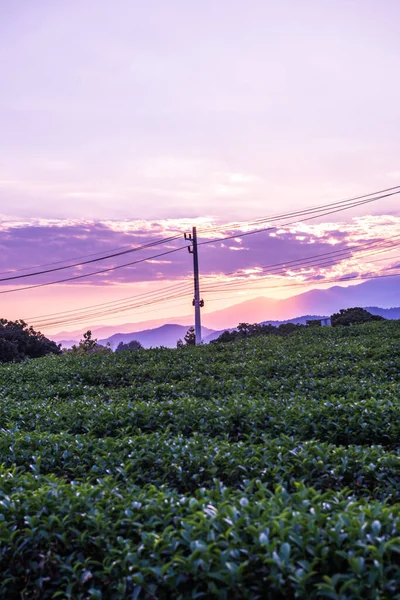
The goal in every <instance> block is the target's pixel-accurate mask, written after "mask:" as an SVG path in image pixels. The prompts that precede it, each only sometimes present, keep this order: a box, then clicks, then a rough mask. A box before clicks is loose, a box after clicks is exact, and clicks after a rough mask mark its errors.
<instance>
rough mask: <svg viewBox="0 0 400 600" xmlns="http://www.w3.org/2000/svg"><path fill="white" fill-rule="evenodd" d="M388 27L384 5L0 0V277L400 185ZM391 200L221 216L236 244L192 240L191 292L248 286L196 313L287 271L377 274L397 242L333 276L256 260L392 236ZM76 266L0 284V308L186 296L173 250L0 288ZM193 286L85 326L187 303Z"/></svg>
mask: <svg viewBox="0 0 400 600" xmlns="http://www.w3.org/2000/svg"><path fill="white" fill-rule="evenodd" d="M399 22H400V3H399V2H397V0H335V2H330V1H328V0H302V2H298V1H297V0H281V1H280V2H275V1H269V0H246V2H244V1H243V0H241V1H239V0H229V1H228V0H219V2H215V1H211V0H204V1H203V2H201V3H200V2H194V1H191V0H186V1H178V0H170V1H169V2H162V1H161V0H157V1H156V0H149V1H147V2H139V1H135V0H113V2H111V1H109V0H107V1H106V0H85V2H82V1H80V0H79V1H78V0H69V1H68V2H67V1H66V0H59V1H58V2H53V1H50V0H36V1H35V2H29V3H27V2H25V3H22V2H14V1H13V0H0V82H1V83H0V86H1V87H0V132H1V143H0V251H1V252H0V270H1V271H2V274H1V275H0V278H3V279H4V278H5V277H7V276H12V274H13V273H14V274H15V273H17V274H19V275H20V274H22V273H26V274H27V273H29V272H31V271H32V270H33V271H34V270H35V269H34V267H35V266H36V265H43V264H47V263H50V262H57V263H58V265H57V266H60V265H61V262H60V261H65V260H66V259H69V260H70V262H73V260H72V259H75V257H80V256H86V255H89V254H91V255H94V254H95V253H97V255H99V253H103V254H104V253H107V252H109V251H110V250H112V249H113V248H119V247H124V248H128V247H130V248H131V247H132V245H137V244H143V243H145V242H146V241H149V240H155V239H159V238H162V237H165V236H169V235H172V233H171V232H176V231H179V232H182V231H184V230H190V228H191V227H192V225H197V226H198V227H199V229H200V232H201V235H202V236H203V239H204V240H205V239H210V237H207V235H209V236H210V235H211V238H212V234H207V231H206V230H207V228H210V227H215V226H217V225H218V226H220V225H222V224H228V223H233V222H236V221H239V222H248V221H251V220H253V219H257V218H261V217H268V216H270V215H276V214H277V213H283V212H289V211H295V210H301V209H304V208H305V207H310V206H316V205H322V204H326V203H329V202H335V201H339V200H342V199H346V198H351V197H353V196H358V195H361V194H365V193H370V192H372V191H375V190H380V189H384V188H389V187H392V186H395V185H400V161H399V156H400V140H399V137H398V131H399V126H400V82H399V78H398V77H397V71H398V56H399V52H400V35H399ZM399 198H400V196H397V195H395V196H391V197H388V198H383V199H381V200H379V201H377V202H375V203H371V204H369V205H363V206H361V207H359V208H357V209H353V210H351V211H345V212H340V213H335V214H332V215H326V216H322V217H321V218H320V219H318V220H317V221H316V222H313V221H309V222H307V223H302V224H301V223H299V224H297V225H296V224H292V225H290V226H288V227H286V228H285V227H283V225H284V224H285V220H283V221H282V222H281V225H282V227H281V228H280V229H277V230H274V231H273V232H264V233H259V234H257V235H254V236H249V237H243V238H241V237H240V235H241V234H243V233H244V232H245V231H247V229H246V227H245V226H241V227H239V226H237V227H236V228H235V227H232V226H228V225H226V228H225V229H224V231H226V232H228V233H229V232H233V233H236V234H237V237H236V239H233V241H231V242H229V243H223V242H221V243H216V244H209V245H205V246H204V247H202V248H201V252H200V267H201V274H202V278H203V279H202V285H203V289H204V290H207V289H209V290H212V289H213V288H212V287H210V286H212V285H214V289H217V288H218V286H219V288H220V289H221V290H222V288H223V283H224V282H225V283H227V282H229V283H230V284H232V283H234V281H237V282H239V280H240V278H242V279H243V277H246V278H247V279H248V280H249V281H250V279H257V278H258V279H259V288H260V289H258V288H257V284H256V285H250V284H249V286H248V288H247V287H246V286H243V288H244V289H239V288H240V286H239V285H238V286H237V288H238V289H234V286H233V287H232V290H233V291H232V293H230V295H228V296H229V297H228V298H226V297H224V295H223V294H222V292H221V293H220V294H219V295H218V294H217V293H215V294H214V295H213V294H212V293H211V292H210V291H209V293H208V297H207V294H205V297H206V299H207V298H208V301H209V302H208V304H207V309H206V310H211V308H212V309H213V310H215V309H217V308H222V307H223V306H224V305H226V303H227V302H229V303H233V302H235V301H239V300H240V299H243V298H250V297H254V296H255V295H260V293H261V294H265V295H268V296H278V297H285V296H288V295H289V294H292V293H293V290H292V289H291V288H287V289H285V284H286V283H287V282H288V281H289V282H290V281H291V280H296V281H297V282H302V283H304V284H305V287H304V289H308V288H307V285H306V284H308V283H309V284H310V286H311V287H312V285H313V284H314V283H316V282H319V284H320V282H321V278H323V277H325V278H326V279H327V280H328V279H329V278H331V277H333V276H335V277H337V276H340V275H345V274H346V273H347V274H353V275H354V274H362V273H367V272H368V273H372V272H374V273H375V272H383V271H384V270H385V269H388V268H391V267H392V266H393V265H395V264H396V254H395V252H393V253H388V254H387V255H386V254H384V255H382V257H380V256H374V257H373V258H374V260H378V259H379V260H380V259H381V258H386V257H389V258H392V259H393V260H392V261H389V260H388V261H384V260H382V261H381V262H375V263H373V264H371V263H367V262H366V259H365V258H362V260H361V258H360V259H356V258H355V256H352V258H351V260H348V257H347V255H346V260H347V262H346V261H344V262H343V260H339V256H341V255H340V254H339V253H338V259H337V260H336V261H333V262H331V264H330V265H329V269H327V268H325V270H322V271H321V269H314V270H312V271H311V272H310V271H309V270H306V271H304V269H303V271H304V272H302V274H301V275H299V274H298V273H297V274H293V273H289V272H287V271H286V272H285V274H284V275H283V276H281V277H277V276H276V272H274V271H269V270H268V269H267V270H260V269H261V267H262V266H265V265H272V264H275V263H277V262H282V261H286V260H296V259H299V260H300V259H303V258H305V259H306V258H307V257H309V256H312V255H313V254H317V253H324V252H325V253H326V252H328V251H330V250H332V248H333V246H335V247H336V248H337V249H345V248H349V247H354V246H355V245H357V243H365V241H366V240H367V241H369V242H371V241H373V240H376V241H377V242H378V241H379V240H381V239H384V238H385V237H391V236H395V235H396V234H400V200H399ZM221 231H223V230H222V229H221ZM382 236H383V238H382ZM214 237H218V236H214ZM180 245H185V244H184V241H182V240H176V241H173V242H171V243H170V244H169V245H168V244H167V245H166V246H162V247H160V253H161V252H162V251H168V250H170V249H173V248H175V247H178V246H180ZM354 254H356V253H354ZM150 255H151V253H150V251H142V254H140V257H147V258H148V257H149V256H150ZM360 256H363V254H362V253H361V254H360ZM128 257H129V260H130V261H131V262H132V261H133V260H136V259H138V258H139V252H138V253H137V254H132V255H128ZM122 259H124V260H125V258H124V257H118V258H115V259H113V260H111V261H110V260H109V261H108V262H103V263H95V265H96V269H101V268H103V269H104V268H105V267H106V266H110V265H112V266H114V267H115V266H118V265H119V264H122V262H123V261H122ZM370 260H372V257H371V258H370ZM75 262H76V261H75ZM125 262H128V259H126V260H125ZM64 264H65V263H64ZM45 268H49V267H45ZM21 269H25V271H20V270H21ZM88 272H89V270H88V267H81V266H79V267H75V268H74V269H70V270H63V271H61V272H55V273H49V274H47V275H44V276H40V277H32V278H26V279H24V280H16V281H12V280H11V281H3V282H0V294H1V297H0V302H1V305H2V311H1V312H2V316H5V317H7V318H25V319H26V318H28V317H29V319H31V318H32V319H33V320H32V322H33V324H35V323H39V324H40V323H47V322H48V320H46V319H44V320H40V319H37V318H36V317H38V316H40V315H44V316H46V315H48V314H50V313H53V312H62V311H67V310H69V311H71V314H72V311H74V310H77V309H80V308H82V307H85V306H90V305H94V304H97V303H98V304H100V303H102V302H110V301H116V300H118V299H120V298H124V297H131V296H132V297H134V296H135V297H136V296H138V295H140V294H147V293H150V292H154V290H158V289H161V288H163V286H165V287H166V288H170V286H172V285H175V284H177V285H181V284H182V288H179V289H181V291H182V290H186V287H185V285H189V286H190V276H191V262H190V257H189V256H188V255H187V254H185V252H180V251H178V252H176V253H172V254H171V255H168V257H166V258H163V257H160V258H159V259H154V260H153V262H149V261H146V262H143V263H140V264H138V265H130V266H129V267H126V268H123V269H122V268H121V269H116V270H114V271H112V272H109V273H105V274H99V275H95V276H92V277H82V278H81V279H80V280H74V281H73V282H64V283H60V284H58V285H51V286H43V287H40V288H33V289H32V288H31V289H26V290H20V291H17V292H11V291H10V290H11V289H13V288H15V287H17V286H27V285H34V284H42V283H46V282H48V281H52V280H54V279H55V278H57V279H62V278H66V277H68V276H77V274H81V275H85V274H86V273H88ZM226 273H232V274H233V275H230V276H227V275H226ZM265 277H267V280H266V279H265ZM238 278H239V279H238ZM217 284H218V285H217ZM262 286H264V287H262ZM176 289H177V290H178V288H176ZM302 289H303V288H302ZM154 293H157V292H154ZM176 293H178V292H176ZM174 294H175V292H174V293H170V295H174ZM167 295H168V294H167ZM178 295H179V294H178ZM189 296H190V293H189V292H188V300H186V297H184V294H183V292H182V297H177V298H171V300H170V302H169V303H168V302H166V303H164V304H160V305H158V304H154V306H153V304H151V305H149V306H147V307H141V308H140V309H139V308H132V309H131V310H127V311H125V312H122V313H117V312H115V314H111V310H110V311H109V313H108V314H105V315H99V318H100V319H101V322H104V323H107V322H113V323H118V322H121V323H122V322H125V321H127V320H129V321H135V320H136V321H138V320H144V319H146V318H149V317H150V318H153V317H161V316H164V315H165V316H169V315H173V314H181V313H182V311H186V313H188V312H190V300H189ZM225 296H226V294H225ZM142 298H143V297H142ZM137 303H138V304H143V302H139V300H138V302H137ZM185 303H186V304H185ZM140 311H142V312H140ZM94 316H95V315H91V316H90V319H92V318H94ZM96 316H97V315H96ZM64 320H65V319H64ZM82 323H83V324H86V323H84V322H83V321H82ZM57 326H58V325H54V327H55V329H57ZM47 330H48V331H51V327H50V328H48V329H47Z"/></svg>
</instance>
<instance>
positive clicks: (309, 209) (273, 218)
mask: <svg viewBox="0 0 400 600" xmlns="http://www.w3.org/2000/svg"><path fill="white" fill-rule="evenodd" d="M399 189H400V185H395V186H392V187H389V188H385V189H383V190H378V191H376V192H371V193H369V194H363V195H361V196H355V197H353V198H348V199H347V200H339V201H336V202H329V203H327V204H321V205H319V206H314V207H312V206H310V207H307V208H304V209H301V210H298V211H290V212H286V213H280V214H279V213H278V214H275V215H271V216H269V217H260V218H258V219H255V220H253V221H247V222H243V221H242V222H237V223H230V224H227V225H220V226H217V227H211V228H204V229H199V230H198V233H212V232H217V231H221V230H223V231H226V230H227V229H228V230H229V229H237V228H239V227H243V226H249V225H256V224H258V223H265V222H270V221H279V220H281V219H285V218H287V217H293V216H300V215H303V214H308V213H310V212H314V211H315V210H325V209H329V208H335V207H337V206H339V205H341V204H348V203H353V202H356V201H358V200H364V199H367V198H370V197H371V196H379V197H377V198H371V202H374V201H375V200H380V199H381V198H380V196H381V195H382V194H386V192H393V191H394V190H399ZM396 193H398V192H396ZM383 197H386V196H383Z"/></svg>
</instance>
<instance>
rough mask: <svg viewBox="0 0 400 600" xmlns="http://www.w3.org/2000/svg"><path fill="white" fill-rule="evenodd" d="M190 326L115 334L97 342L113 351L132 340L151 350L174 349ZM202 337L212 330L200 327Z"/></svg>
mask: <svg viewBox="0 0 400 600" xmlns="http://www.w3.org/2000/svg"><path fill="white" fill-rule="evenodd" d="M189 327H190V325H174V324H172V325H162V326H161V327H156V328H155V329H146V330H144V331H136V332H132V333H115V334H114V335H112V336H110V337H108V338H104V339H102V340H99V344H102V345H103V346H105V345H106V344H107V343H108V342H109V343H110V346H111V348H112V349H113V350H115V348H116V347H117V346H118V344H119V343H120V342H123V343H124V344H127V343H128V342H131V341H132V340H137V341H138V342H140V343H141V344H142V346H143V348H151V347H156V346H166V347H167V348H175V346H176V342H177V341H178V340H179V339H182V340H183V338H184V337H185V334H186V332H187V330H188V329H189ZM201 332H202V337H203V338H205V337H207V336H209V335H210V334H212V333H214V332H213V330H212V329H207V327H202V330H201Z"/></svg>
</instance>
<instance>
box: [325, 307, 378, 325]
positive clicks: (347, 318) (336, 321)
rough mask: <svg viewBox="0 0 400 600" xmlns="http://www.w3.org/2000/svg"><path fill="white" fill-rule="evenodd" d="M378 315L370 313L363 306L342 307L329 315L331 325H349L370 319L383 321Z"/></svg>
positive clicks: (366, 321)
mask: <svg viewBox="0 0 400 600" xmlns="http://www.w3.org/2000/svg"><path fill="white" fill-rule="evenodd" d="M384 320H385V319H384V318H383V317H381V316H379V315H372V314H371V313H370V312H368V311H367V310H365V309H364V308H360V307H359V306H356V307H354V308H342V309H341V310H340V311H339V312H338V313H335V314H333V315H332V316H331V323H332V327H337V326H338V325H341V326H345V327H347V326H349V325H355V324H357V323H368V322H370V321H384Z"/></svg>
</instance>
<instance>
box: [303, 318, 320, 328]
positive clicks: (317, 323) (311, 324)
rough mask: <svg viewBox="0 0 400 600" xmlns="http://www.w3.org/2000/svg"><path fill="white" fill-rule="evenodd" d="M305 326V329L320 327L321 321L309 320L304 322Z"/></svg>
mask: <svg viewBox="0 0 400 600" xmlns="http://www.w3.org/2000/svg"><path fill="white" fill-rule="evenodd" d="M306 325H307V327H321V326H322V323H321V319H309V320H308V321H306Z"/></svg>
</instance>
